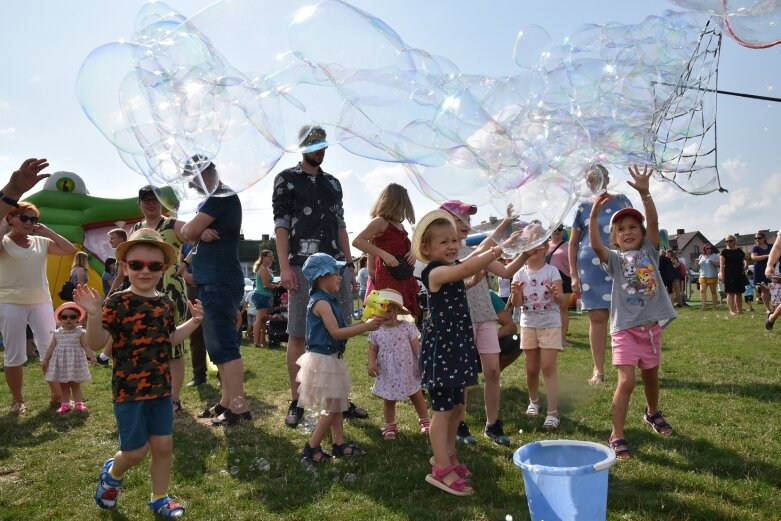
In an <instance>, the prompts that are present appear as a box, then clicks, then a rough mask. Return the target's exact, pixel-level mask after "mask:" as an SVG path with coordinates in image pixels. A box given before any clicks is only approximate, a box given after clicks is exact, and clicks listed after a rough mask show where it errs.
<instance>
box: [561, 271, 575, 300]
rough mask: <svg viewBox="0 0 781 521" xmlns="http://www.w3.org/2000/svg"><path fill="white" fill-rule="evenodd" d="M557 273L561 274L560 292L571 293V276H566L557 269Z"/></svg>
mask: <svg viewBox="0 0 781 521" xmlns="http://www.w3.org/2000/svg"><path fill="white" fill-rule="evenodd" d="M559 275H561V292H562V293H565V294H566V293H572V277H568V276H567V275H565V274H564V273H563V272H562V271H561V270H559Z"/></svg>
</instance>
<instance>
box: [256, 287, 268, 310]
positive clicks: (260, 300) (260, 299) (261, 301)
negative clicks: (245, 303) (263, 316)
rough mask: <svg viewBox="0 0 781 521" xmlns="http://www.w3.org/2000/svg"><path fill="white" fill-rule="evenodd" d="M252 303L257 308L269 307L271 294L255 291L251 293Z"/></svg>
mask: <svg viewBox="0 0 781 521" xmlns="http://www.w3.org/2000/svg"><path fill="white" fill-rule="evenodd" d="M252 304H253V305H254V306H255V309H257V310H261V311H262V310H264V309H271V295H262V294H260V293H258V292H257V291H255V292H253V293H252Z"/></svg>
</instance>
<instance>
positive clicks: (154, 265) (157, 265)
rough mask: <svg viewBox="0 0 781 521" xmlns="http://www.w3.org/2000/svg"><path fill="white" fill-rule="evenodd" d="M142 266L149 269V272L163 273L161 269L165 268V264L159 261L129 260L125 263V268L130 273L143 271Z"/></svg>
mask: <svg viewBox="0 0 781 521" xmlns="http://www.w3.org/2000/svg"><path fill="white" fill-rule="evenodd" d="M144 266H146V267H147V268H149V271H154V272H158V271H163V268H165V264H164V263H162V262H160V261H151V262H147V261H140V260H129V261H127V267H128V269H130V270H131V271H141V270H142V269H144Z"/></svg>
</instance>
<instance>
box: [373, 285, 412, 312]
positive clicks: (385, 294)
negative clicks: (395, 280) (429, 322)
mask: <svg viewBox="0 0 781 521" xmlns="http://www.w3.org/2000/svg"><path fill="white" fill-rule="evenodd" d="M376 291H377V293H379V297H380V298H381V299H385V300H387V301H388V302H392V303H393V304H396V305H397V306H398V307H399V314H401V315H410V314H411V313H410V312H409V310H408V309H407V308H405V307H404V297H402V296H401V293H399V292H398V291H396V290H395V289H390V288H385V289H378V290H376Z"/></svg>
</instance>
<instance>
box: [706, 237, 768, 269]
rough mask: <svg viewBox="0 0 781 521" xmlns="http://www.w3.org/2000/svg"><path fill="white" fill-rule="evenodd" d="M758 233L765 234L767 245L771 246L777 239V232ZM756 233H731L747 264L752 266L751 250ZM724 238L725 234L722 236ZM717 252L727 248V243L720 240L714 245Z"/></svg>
mask: <svg viewBox="0 0 781 521" xmlns="http://www.w3.org/2000/svg"><path fill="white" fill-rule="evenodd" d="M758 231H760V232H763V233H764V234H765V238H766V239H767V243H768V244H770V245H772V244H773V243H774V242H776V238H777V237H778V230H776V231H774V232H772V231H770V230H758ZM756 233H757V232H753V233H747V234H739V233H733V234H732V235H734V236H735V239H737V247H738V248H740V249H741V250H743V252H744V253H745V254H746V259H747V260H748V263H749V264H753V262H752V260H751V248H753V247H754V244H756V243H755V242H754V235H755V234H756ZM724 235H725V236H726V235H727V234H724ZM714 246H716V247H717V248H718V249H719V251H721V249H722V248H726V247H727V243H726V241H725V240H724V239H721V240H720V241H719V242H718V243H716V244H714Z"/></svg>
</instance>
